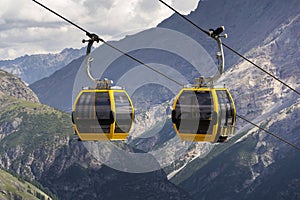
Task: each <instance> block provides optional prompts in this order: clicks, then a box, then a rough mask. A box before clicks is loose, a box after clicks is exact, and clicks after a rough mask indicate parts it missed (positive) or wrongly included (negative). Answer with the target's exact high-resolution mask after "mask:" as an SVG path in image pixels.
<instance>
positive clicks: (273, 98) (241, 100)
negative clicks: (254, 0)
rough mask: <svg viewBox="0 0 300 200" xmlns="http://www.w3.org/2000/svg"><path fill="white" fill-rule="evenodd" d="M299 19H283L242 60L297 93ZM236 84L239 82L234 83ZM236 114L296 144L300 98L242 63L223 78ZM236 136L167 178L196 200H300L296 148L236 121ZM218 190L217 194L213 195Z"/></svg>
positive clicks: (299, 127)
mask: <svg viewBox="0 0 300 200" xmlns="http://www.w3.org/2000/svg"><path fill="white" fill-rule="evenodd" d="M299 25H300V15H299V14H298V15H295V16H294V17H291V18H289V19H287V20H286V21H285V22H284V23H282V24H281V25H280V26H279V27H278V28H277V29H275V30H273V31H272V32H271V33H270V34H269V35H268V36H267V37H266V38H265V40H264V41H263V42H262V43H261V44H260V45H259V46H258V47H256V48H253V49H251V50H250V51H249V52H247V53H246V56H247V57H248V58H250V59H251V60H252V61H254V62H255V63H257V64H258V65H260V66H262V67H264V69H266V70H268V71H270V72H271V73H272V74H274V75H276V76H277V77H278V78H280V79H281V80H284V81H285V82H286V83H288V84H289V85H290V86H292V87H293V88H296V89H297V90H298V91H299V88H300V82H299V77H300V71H299V65H300V60H299V56H300V55H299V51H298V49H299V42H298V41H297V37H294V36H295V35H299V30H300V26H299ZM236 80H239V81H236ZM220 82H222V83H223V82H225V83H227V84H226V85H227V87H229V88H230V90H231V92H232V93H233V96H234V98H235V103H236V105H237V112H238V113H239V115H242V116H246V118H248V119H250V120H252V121H253V122H255V123H257V124H259V125H260V126H261V127H263V128H265V129H267V130H269V131H270V132H272V133H274V134H276V135H278V136H279V137H281V138H283V139H285V140H287V141H289V142H291V143H293V144H295V145H297V146H298V147H299V146H300V143H299V130H300V121H299V120H300V118H299V116H300V115H299V114H300V104H299V103H300V102H299V99H300V98H299V96H298V95H297V94H295V93H294V92H292V91H291V90H289V89H287V88H286V87H284V86H282V85H281V84H280V83H278V82H277V81H275V80H274V79H272V78H270V77H268V76H267V75H266V74H265V73H262V72H261V71H259V70H258V69H256V68H254V67H253V66H251V65H250V64H249V63H247V62H246V61H241V62H239V63H238V64H236V65H235V66H233V67H232V68H231V69H230V70H228V71H227V72H226V73H225V75H224V76H223V77H222V78H221V80H220ZM238 128H239V131H238V134H237V135H236V136H235V137H234V138H232V139H231V141H230V142H229V143H227V144H222V145H218V146H216V147H215V148H214V149H213V150H212V151H211V152H210V153H209V154H208V155H207V156H206V157H205V158H198V159H195V160H194V161H193V162H191V163H190V164H188V165H187V166H185V168H184V169H183V170H181V171H180V172H178V174H176V175H175V176H174V177H173V178H172V179H171V180H172V181H173V182H174V183H175V184H177V185H179V186H181V187H182V188H183V189H185V190H186V191H188V192H189V193H190V194H191V195H192V197H193V198H194V199H220V198H222V199H241V198H242V199H249V200H250V199H257V198H259V199H261V198H262V199H299V192H298V191H299V189H300V184H299V177H300V174H299V172H298V170H297V169H298V168H299V164H300V163H299V162H298V160H299V150H295V149H294V148H293V147H291V146H289V145H287V144H285V143H283V142H282V141H279V140H278V139H276V138H274V137H272V136H271V135H269V134H267V133H265V132H264V131H261V130H259V129H257V128H256V127H255V128H253V126H249V125H247V124H246V123H245V122H243V121H241V120H239V123H238ZM216 190H217V191H218V192H216Z"/></svg>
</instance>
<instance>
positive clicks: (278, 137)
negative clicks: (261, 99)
mask: <svg viewBox="0 0 300 200" xmlns="http://www.w3.org/2000/svg"><path fill="white" fill-rule="evenodd" d="M236 116H237V117H239V118H241V119H242V120H244V121H246V122H248V123H249V124H252V125H253V126H255V127H257V128H259V129H260V130H263V131H265V132H266V133H268V134H270V135H272V136H273V137H275V138H277V139H278V140H280V141H282V142H284V143H286V144H288V145H290V146H291V147H293V148H295V149H297V150H300V147H298V146H296V145H295V144H293V143H291V142H289V141H287V140H285V139H283V138H282V137H280V136H278V135H276V134H274V133H272V132H270V131H268V130H266V129H264V128H262V127H261V126H259V125H257V124H255V123H253V122H251V121H250V120H248V119H246V118H245V117H242V116H240V115H238V114H236Z"/></svg>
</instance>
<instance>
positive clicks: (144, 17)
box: [0, 0, 199, 60]
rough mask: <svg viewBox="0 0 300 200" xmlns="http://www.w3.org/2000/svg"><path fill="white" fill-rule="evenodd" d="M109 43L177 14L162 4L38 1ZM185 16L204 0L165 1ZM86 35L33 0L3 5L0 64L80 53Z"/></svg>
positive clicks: (134, 0) (120, 0) (152, 0)
mask: <svg viewBox="0 0 300 200" xmlns="http://www.w3.org/2000/svg"><path fill="white" fill-rule="evenodd" d="M39 1H40V2H41V3H43V4H45V5H46V6H48V7H50V8H51V9H53V10H55V11H57V12H58V13H60V14H62V15H63V16H65V17H66V18H68V19H70V20H72V21H74V22H75V23H77V24H79V25H80V26H82V27H84V28H85V29H87V30H88V31H89V32H95V33H97V34H98V35H99V36H100V37H102V38H103V39H105V40H114V39H120V38H121V37H122V36H124V35H128V34H133V33H135V32H139V31H141V30H144V29H147V28H150V27H154V26H156V25H157V24H158V23H159V22H161V21H162V20H163V19H165V18H167V17H169V16H170V15H171V14H172V11H170V10H169V9H168V8H167V7H165V6H163V5H162V4H161V3H160V2H159V1H158V0H127V1H123V0H64V1H60V0H39ZM166 2H167V3H169V4H171V5H172V6H174V7H175V8H176V9H178V10H179V11H180V12H182V13H183V14H188V13H190V12H191V11H192V10H194V9H195V8H196V7H197V4H198V2H199V0H166ZM84 38H85V35H84V33H83V32H81V31H79V30H78V29H76V28H74V27H73V26H71V25H69V24H67V23H65V22H63V21H62V20H61V19H59V18H58V17H56V16H55V15H53V14H51V13H50V12H49V11H47V10H45V9H43V8H41V7H40V6H38V5H37V4H35V3H34V2H33V1H31V0H18V1H11V0H1V8H0V60H4V59H14V58H16V57H19V56H22V55H25V54H29V55H30V54H37V53H49V52H59V51H61V50H62V49H64V48H69V47H73V48H81V47H83V46H84V44H82V43H81V40H82V39H84Z"/></svg>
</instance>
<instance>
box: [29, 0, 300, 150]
mask: <svg viewBox="0 0 300 200" xmlns="http://www.w3.org/2000/svg"><path fill="white" fill-rule="evenodd" d="M32 1H33V2H35V3H37V4H38V5H40V6H42V7H43V8H45V9H47V10H48V11H50V12H52V13H53V14H55V15H57V16H58V17H60V18H62V19H63V20H65V21H67V22H68V23H70V24H71V25H73V26H75V27H77V28H78V29H80V30H81V31H83V32H85V33H86V35H87V36H88V37H90V38H91V40H92V41H96V42H99V41H101V42H102V43H104V44H106V45H107V46H109V47H111V48H113V49H115V50H116V51H118V52H120V53H122V54H124V55H125V56H127V57H129V58H131V59H132V60H134V61H136V62H138V63H140V64H142V65H144V66H145V67H147V68H149V69H151V70H153V71H154V72H156V73H158V74H160V75H161V76H163V77H165V78H167V79H168V80H170V81H173V82H174V83H176V84H177V85H180V86H183V84H181V83H179V82H178V81H176V80H174V79H172V78H170V77H168V76H167V75H165V74H163V73H162V72H160V71H158V70H156V69H154V68H153V67H150V66H149V65H147V64H145V63H144V62H142V61H140V60H138V59H137V58H135V57H133V56H131V55H129V54H127V53H126V52H124V51H122V50H121V49H119V48H117V47H115V46H113V45H111V44H109V43H108V42H106V41H105V40H103V39H102V38H100V37H99V36H97V35H96V34H91V33H90V32H88V31H87V30H85V29H84V28H82V27H80V26H78V25H77V24H75V23H74V22H72V21H70V20H68V19H67V18H65V17H63V16H62V15H60V14H58V13H56V12H55V11H53V10H51V9H50V8H48V7H46V6H45V5H43V4H41V3H39V2H38V1H36V0H32ZM159 1H160V2H162V3H163V4H165V5H166V6H168V7H169V8H170V9H172V10H173V11H174V12H176V13H177V14H179V16H181V17H183V18H184V19H186V20H187V21H189V22H190V23H192V24H193V25H194V26H196V27H197V28H198V29H200V30H201V31H203V32H204V33H206V34H207V35H209V36H210V37H212V35H211V33H210V32H208V31H205V30H204V29H202V28H201V27H199V26H198V25H197V24H195V23H193V22H192V21H191V20H189V19H188V18H186V17H185V16H183V15H182V14H180V13H179V12H178V11H176V10H175V9H174V8H172V7H171V6H169V5H168V4H166V3H165V2H164V1H162V0H159ZM213 38H214V37H213ZM214 39H215V38H214ZM86 41H88V40H83V42H86ZM89 42H90V41H89ZM223 45H224V46H225V47H227V48H229V49H230V50H231V51H233V52H234V53H236V54H238V55H239V56H241V57H242V58H244V59H246V58H245V57H244V56H242V55H241V54H239V53H238V52H236V51H235V50H233V49H232V48H230V47H229V46H227V45H225V44H224V43H223ZM246 60H247V61H248V62H251V61H250V60H249V59H246ZM251 63H252V64H253V65H254V66H256V67H258V66H257V65H256V64H254V63H253V62H251ZM259 69H261V70H263V69H262V68H260V67H259ZM263 71H264V72H265V73H267V74H269V75H271V76H272V74H270V73H268V72H266V71H265V70H263ZM272 77H273V78H275V79H276V80H278V81H280V80H279V79H277V78H276V77H274V76H272ZM280 82H281V83H282V84H284V85H286V86H288V85H287V84H285V83H284V82H282V81H280ZM288 87H289V86H288ZM289 88H290V89H292V88H291V87H289ZM292 90H293V91H295V92H296V93H298V94H299V95H300V93H299V92H298V91H296V90H294V89H292ZM237 117H239V118H241V119H242V120H244V121H246V122H248V123H250V124H252V125H254V126H256V127H257V128H259V129H261V130H263V131H265V132H266V133H268V134H270V135H272V136H274V137H276V138H277V139H279V140H281V141H283V142H285V143H286V144H288V145H290V146H292V147H294V148H296V149H298V150H300V148H299V147H297V146H296V145H294V144H292V143H290V142H288V141H286V140H284V139H282V138H281V137H279V136H277V135H275V134H273V133H271V132H269V131H267V130H265V129H263V128H262V127H260V126H258V125H256V124H254V123H253V122H251V121H249V120H247V119H246V118H244V117H242V116H240V115H237Z"/></svg>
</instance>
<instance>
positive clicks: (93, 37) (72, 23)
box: [32, 0, 184, 86]
mask: <svg viewBox="0 0 300 200" xmlns="http://www.w3.org/2000/svg"><path fill="white" fill-rule="evenodd" d="M32 1H33V2H35V3H37V4H38V5H40V6H42V7H43V8H45V9H47V10H48V11H50V12H51V13H53V14H55V15H56V16H58V17H60V18H61V19H63V20H65V21H67V22H68V23H70V24H71V25H73V26H75V27H76V28H78V29H80V30H81V31H83V32H85V33H86V35H87V36H88V37H90V38H91V40H82V41H83V42H89V44H92V43H93V42H94V41H96V42H99V41H100V42H102V43H104V44H106V45H107V46H109V47H111V48H113V49H115V50H116V51H118V52H120V53H122V54H123V55H125V56H127V57H129V58H130V59H132V60H134V61H136V62H138V63H140V64H141V65H143V66H145V67H147V68H148V69H150V70H152V71H154V72H156V73H157V74H159V75H161V76H163V77H165V78H167V79H168V80H170V81H172V82H174V83H176V84H177V85H180V86H184V84H182V83H180V82H178V81H176V80H175V79H173V78H170V77H168V76H166V75H165V74H163V73H162V72H160V71H158V70H156V69H155V68H153V67H151V66H149V65H147V64H146V63H144V62H142V61H140V60H138V59H137V58H135V57H133V56H131V55H129V54H128V53H126V52H124V51H122V50H121V49H119V48H117V47H115V46H113V45H111V44H109V43H108V42H106V41H105V40H104V39H102V38H100V37H99V36H98V35H96V34H94V33H90V32H88V31H87V30H85V29H84V28H82V27H80V26H78V25H77V24H75V23H74V22H72V21H70V20H68V19H67V18H65V17H63V16H62V15H60V14H58V13H57V12H55V11H53V10H52V9H50V8H48V7H47V6H45V5H43V4H41V3H40V2H38V1H36V0H32Z"/></svg>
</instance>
